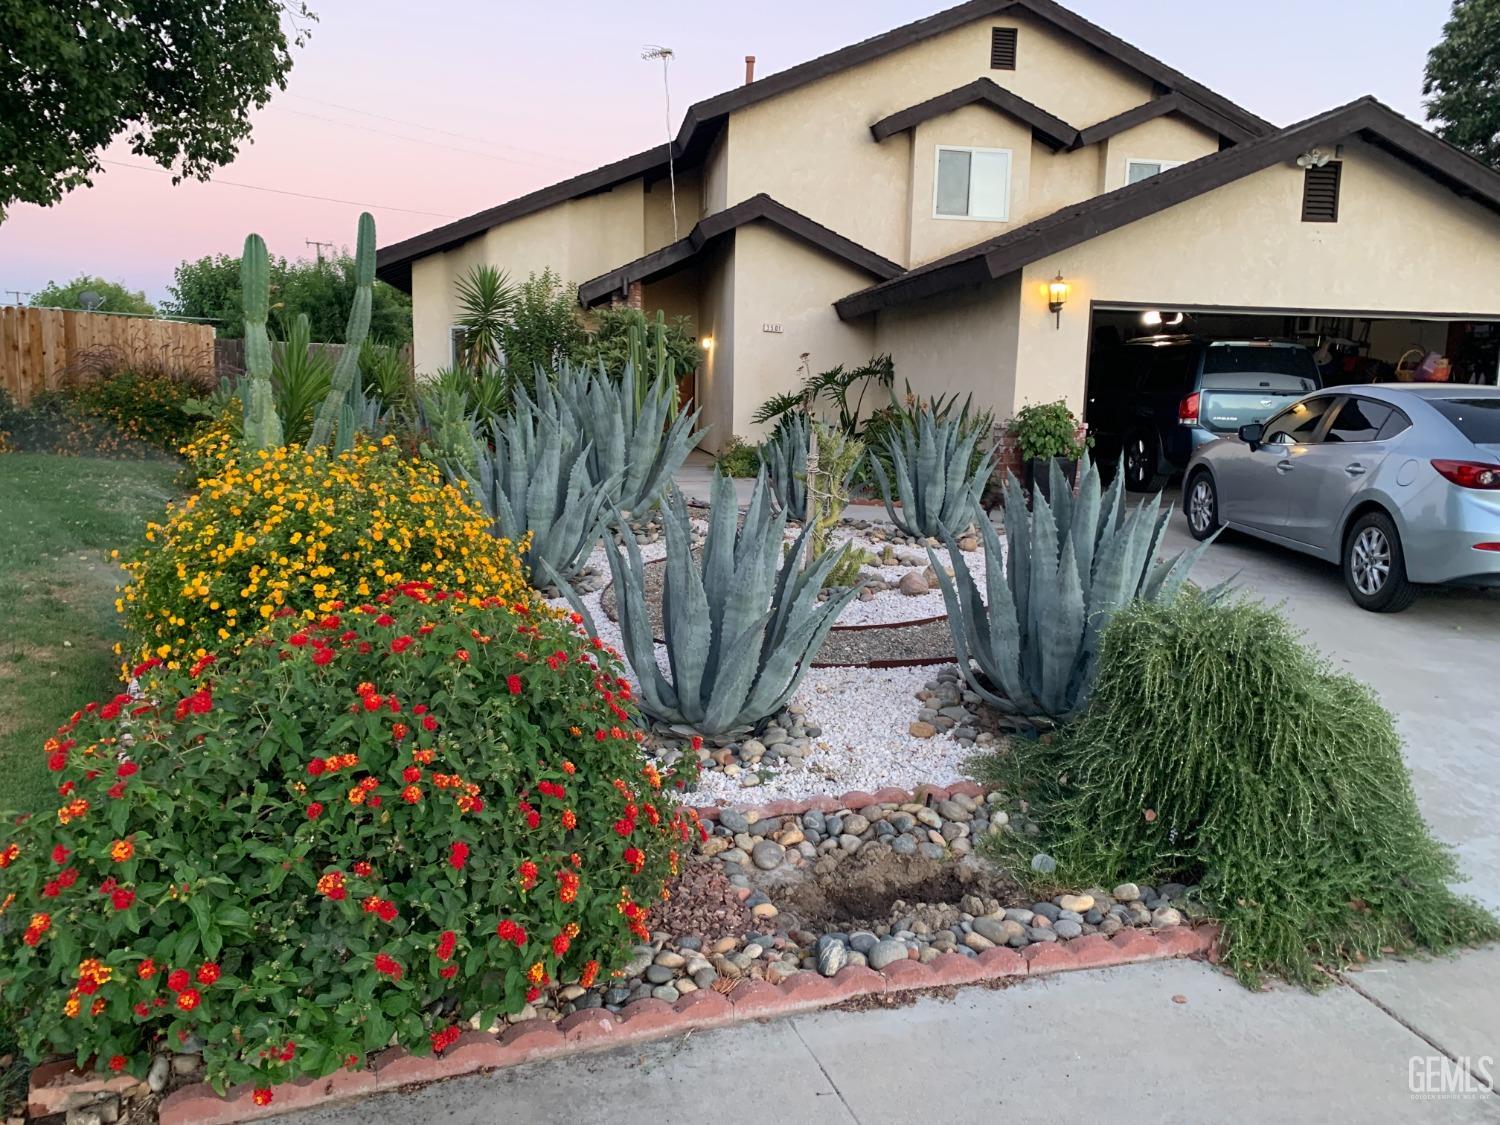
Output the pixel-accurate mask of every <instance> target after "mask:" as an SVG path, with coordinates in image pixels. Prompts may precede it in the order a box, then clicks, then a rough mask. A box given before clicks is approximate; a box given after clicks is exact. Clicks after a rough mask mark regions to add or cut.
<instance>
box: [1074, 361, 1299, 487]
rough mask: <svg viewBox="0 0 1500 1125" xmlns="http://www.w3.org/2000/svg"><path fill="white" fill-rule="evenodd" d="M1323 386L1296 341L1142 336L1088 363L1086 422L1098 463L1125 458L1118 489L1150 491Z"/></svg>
mask: <svg viewBox="0 0 1500 1125" xmlns="http://www.w3.org/2000/svg"><path fill="white" fill-rule="evenodd" d="M1321 385H1322V382H1321V380H1320V379H1319V377H1318V365H1317V363H1316V362H1315V361H1314V360H1313V356H1312V353H1311V352H1310V351H1308V350H1307V348H1305V347H1303V346H1302V345H1301V344H1296V343H1291V342H1288V341H1282V340H1205V339H1202V338H1199V337H1194V336H1180V335H1171V336H1141V337H1137V338H1136V339H1133V340H1130V341H1127V342H1125V343H1123V344H1119V345H1117V346H1115V347H1113V348H1110V349H1108V350H1107V351H1103V352H1099V351H1096V353H1095V354H1094V356H1093V357H1092V359H1091V361H1090V364H1089V405H1088V412H1087V416H1086V420H1087V422H1088V425H1089V432H1090V433H1091V434H1092V435H1093V437H1094V448H1095V452H1096V456H1097V457H1098V458H1099V460H1100V461H1101V462H1102V463H1104V464H1113V463H1114V462H1115V460H1116V459H1117V458H1118V457H1119V456H1120V455H1121V454H1123V455H1124V458H1125V487H1126V488H1128V489H1130V490H1131V491H1133V492H1154V491H1157V490H1158V489H1160V488H1161V487H1162V486H1163V485H1165V484H1166V483H1167V481H1168V479H1169V478H1170V477H1172V476H1173V475H1174V474H1176V473H1179V472H1181V471H1182V470H1183V469H1184V468H1185V467H1186V466H1187V463H1188V461H1189V459H1190V458H1191V457H1192V456H1193V453H1194V451H1195V450H1196V449H1197V448H1198V447H1199V446H1200V445H1206V444H1207V443H1208V442H1211V441H1214V440H1216V439H1218V438H1221V437H1224V436H1225V435H1226V434H1233V433H1236V432H1238V430H1239V428H1240V427H1241V426H1244V425H1249V424H1250V423H1252V422H1264V421H1265V420H1266V419H1267V418H1269V417H1270V416H1271V415H1272V414H1274V413H1276V411H1277V410H1279V409H1281V407H1283V406H1285V405H1286V404H1287V403H1289V402H1291V401H1292V400H1293V399H1297V398H1300V397H1301V396H1303V395H1305V394H1307V393H1308V392H1309V391H1315V390H1317V389H1318V388H1319V387H1320V386H1321Z"/></svg>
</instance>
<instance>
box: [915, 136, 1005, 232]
mask: <svg viewBox="0 0 1500 1125" xmlns="http://www.w3.org/2000/svg"><path fill="white" fill-rule="evenodd" d="M932 214H933V217H934V218H938V219H981V220H987V221H989V222H1004V221H1005V220H1006V219H1008V218H1009V217H1010V151H1009V150H1008V149H1003V148H952V147H949V146H947V145H939V146H938V150H937V175H936V176H935V177H934V189H933V201H932Z"/></svg>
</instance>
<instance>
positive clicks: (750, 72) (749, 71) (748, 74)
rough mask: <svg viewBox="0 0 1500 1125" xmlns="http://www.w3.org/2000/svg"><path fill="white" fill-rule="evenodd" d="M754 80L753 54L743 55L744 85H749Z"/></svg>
mask: <svg viewBox="0 0 1500 1125" xmlns="http://www.w3.org/2000/svg"><path fill="white" fill-rule="evenodd" d="M754 81H755V56H754V55H746V56H745V85H746V86H748V85H750V83H752V82H754Z"/></svg>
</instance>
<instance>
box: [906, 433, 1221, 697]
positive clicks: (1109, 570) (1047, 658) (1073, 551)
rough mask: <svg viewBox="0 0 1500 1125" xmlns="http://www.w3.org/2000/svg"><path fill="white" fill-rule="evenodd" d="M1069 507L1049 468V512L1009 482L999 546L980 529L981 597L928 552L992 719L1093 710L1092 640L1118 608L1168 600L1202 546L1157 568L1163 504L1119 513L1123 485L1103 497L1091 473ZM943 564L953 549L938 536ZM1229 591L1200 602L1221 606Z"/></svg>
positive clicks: (982, 524)
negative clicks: (998, 714) (994, 712)
mask: <svg viewBox="0 0 1500 1125" xmlns="http://www.w3.org/2000/svg"><path fill="white" fill-rule="evenodd" d="M1085 462H1086V464H1087V468H1086V471H1085V473H1084V477H1083V483H1082V485H1081V486H1080V488H1079V490H1078V495H1077V496H1074V495H1073V493H1072V491H1071V490H1070V489H1069V488H1068V485H1067V482H1066V480H1065V479H1064V477H1063V473H1062V470H1061V469H1060V468H1059V467H1058V465H1057V463H1056V462H1055V461H1054V462H1053V463H1052V465H1051V472H1052V474H1053V478H1052V481H1051V482H1050V483H1051V485H1052V503H1050V504H1049V503H1048V501H1047V499H1046V497H1044V496H1042V495H1040V494H1037V493H1033V494H1032V507H1031V509H1030V510H1029V511H1028V510H1027V506H1026V495H1025V493H1024V492H1023V491H1022V490H1021V486H1020V485H1019V484H1018V483H1017V482H1016V479H1015V477H1014V476H1010V475H1007V477H1006V479H1005V545H1004V546H1003V547H1002V546H1001V543H1000V538H999V536H998V535H997V534H996V533H995V528H994V526H993V525H992V524H991V523H990V521H989V520H987V519H982V520H980V521H979V531H980V535H981V536H982V537H983V540H984V549H985V597H983V598H981V597H980V594H979V588H978V586H977V585H976V584H975V582H974V578H973V576H972V575H971V574H970V573H969V570H968V568H967V567H966V566H962V565H955V567H954V574H953V576H952V577H949V575H948V573H947V571H946V570H945V569H944V567H943V566H941V565H939V560H938V557H937V555H936V554H935V553H934V552H933V551H932V549H931V548H930V547H929V548H928V550H927V555H928V558H929V559H930V560H931V563H932V569H933V571H934V572H935V573H936V574H937V578H938V583H939V585H940V586H941V587H942V590H943V602H944V604H945V605H946V606H947V609H948V627H949V630H950V632H951V633H952V635H953V646H954V649H955V651H956V653H957V655H958V666H959V668H960V669H961V670H962V671H963V674H964V677H965V679H967V680H968V682H969V686H970V687H972V688H973V689H974V690H975V691H976V692H978V693H979V695H980V696H981V697H983V698H984V700H985V701H986V702H988V703H989V704H990V705H991V706H993V707H995V708H996V709H998V710H1000V711H1003V712H1006V713H1008V714H1013V715H1021V716H1023V717H1027V718H1033V719H1034V718H1037V717H1041V718H1044V719H1046V720H1051V721H1058V720H1062V719H1068V718H1071V717H1072V716H1074V715H1076V714H1077V713H1078V712H1079V711H1081V710H1082V709H1083V707H1084V705H1085V704H1086V703H1087V702H1088V699H1089V693H1090V691H1091V690H1092V688H1093V685H1094V679H1095V676H1096V674H1097V670H1098V662H1099V636H1100V633H1101V632H1102V631H1103V629H1104V627H1105V626H1106V625H1108V624H1109V622H1110V619H1111V618H1112V617H1113V616H1114V615H1115V613H1117V612H1118V611H1119V610H1120V609H1122V608H1123V607H1125V606H1126V605H1129V604H1130V603H1131V602H1133V601H1135V600H1137V599H1140V600H1144V601H1165V600H1168V599H1170V598H1172V597H1175V596H1176V594H1177V592H1178V590H1180V589H1181V587H1182V584H1183V582H1185V581H1186V579H1187V576H1188V572H1189V571H1190V570H1191V569H1192V567H1193V564H1194V563H1195V562H1196V561H1197V560H1198V556H1199V555H1201V554H1202V553H1203V550H1204V549H1205V548H1206V547H1207V546H1208V544H1207V542H1205V543H1201V544H1199V545H1198V546H1196V547H1194V548H1193V549H1192V550H1191V551H1187V552H1184V553H1180V554H1177V555H1174V556H1173V557H1172V558H1170V559H1164V560H1161V561H1157V559H1156V552H1157V550H1158V548H1159V547H1160V546H1161V541H1162V536H1163V534H1165V532H1166V529H1167V523H1168V521H1169V520H1170V519H1171V515H1172V513H1171V509H1170V508H1168V509H1166V510H1164V511H1163V510H1161V507H1160V504H1161V498H1160V496H1159V495H1158V496H1153V497H1152V498H1151V500H1150V501H1148V502H1147V503H1144V504H1142V505H1140V506H1139V507H1137V508H1135V509H1130V508H1128V506H1127V505H1126V504H1125V502H1124V499H1123V496H1124V493H1123V482H1124V474H1123V473H1117V474H1116V475H1115V480H1114V483H1113V484H1111V485H1110V487H1109V489H1108V491H1105V492H1102V493H1101V488H1100V481H1099V470H1098V468H1097V467H1095V466H1094V465H1093V464H1091V463H1087V458H1085ZM943 538H944V540H945V541H946V543H947V545H948V550H949V552H950V556H951V557H952V558H953V559H954V560H958V559H959V558H960V557H961V556H960V555H959V553H958V544H957V543H955V542H954V540H953V535H952V533H951V532H949V531H948V530H947V529H944V532H943ZM1227 588H1228V584H1227V583H1226V584H1225V585H1223V586H1219V587H1216V588H1215V589H1213V590H1210V591H1208V592H1207V593H1206V594H1205V595H1204V596H1205V597H1206V598H1207V599H1209V600H1216V599H1217V598H1219V597H1220V596H1222V594H1223V593H1224V592H1225V590H1227Z"/></svg>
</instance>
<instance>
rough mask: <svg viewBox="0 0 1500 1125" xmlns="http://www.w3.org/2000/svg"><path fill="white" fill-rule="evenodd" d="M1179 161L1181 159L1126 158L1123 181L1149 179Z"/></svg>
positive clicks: (1174, 165) (1133, 181) (1135, 181)
mask: <svg viewBox="0 0 1500 1125" xmlns="http://www.w3.org/2000/svg"><path fill="white" fill-rule="evenodd" d="M1181 163H1182V161H1181V160H1127V161H1125V182H1126V183H1127V184H1138V183H1140V182H1141V181H1142V180H1149V179H1150V178H1151V177H1152V176H1155V175H1157V174H1158V173H1161V172H1165V171H1166V170H1167V169H1168V168H1176V167H1177V166H1178V165H1179V164H1181Z"/></svg>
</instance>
